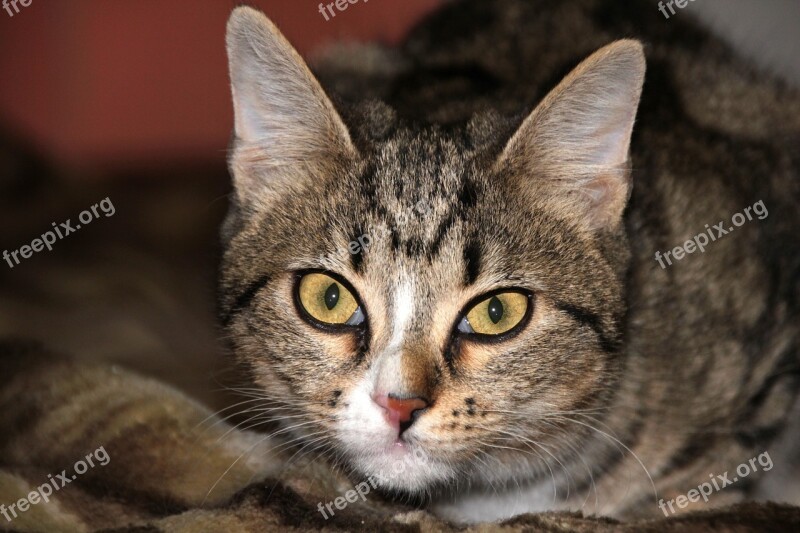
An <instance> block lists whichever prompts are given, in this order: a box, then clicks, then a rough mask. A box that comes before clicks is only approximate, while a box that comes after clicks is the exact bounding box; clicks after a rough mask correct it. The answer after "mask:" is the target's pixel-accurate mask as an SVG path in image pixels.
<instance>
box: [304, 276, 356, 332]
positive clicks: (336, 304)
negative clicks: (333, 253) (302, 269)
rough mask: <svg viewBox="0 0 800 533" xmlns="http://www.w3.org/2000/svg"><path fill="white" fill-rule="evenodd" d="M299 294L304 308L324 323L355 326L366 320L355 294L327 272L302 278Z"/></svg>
mask: <svg viewBox="0 0 800 533" xmlns="http://www.w3.org/2000/svg"><path fill="white" fill-rule="evenodd" d="M297 296H298V299H299V300H300V305H302V306H303V309H305V311H306V312H307V313H308V314H309V315H311V317H312V318H314V319H315V320H317V321H319V322H322V323H323V324H347V325H350V326H355V325H358V324H361V323H362V322H363V321H364V313H363V312H362V311H361V307H359V305H358V301H357V300H356V298H355V296H353V294H352V293H351V292H350V291H349V290H348V289H347V288H346V287H345V286H344V285H342V284H341V283H339V282H338V281H336V280H335V279H333V278H332V277H330V276H328V275H326V274H321V273H319V272H313V273H310V274H306V275H304V276H303V277H302V278H300V284H299V286H298V288H297Z"/></svg>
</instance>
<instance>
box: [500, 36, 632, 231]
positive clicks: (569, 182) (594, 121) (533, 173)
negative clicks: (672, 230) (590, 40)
mask: <svg viewBox="0 0 800 533" xmlns="http://www.w3.org/2000/svg"><path fill="white" fill-rule="evenodd" d="M644 72H645V58H644V52H643V50H642V45H641V44H640V43H639V42H638V41H633V40H622V41H616V42H614V43H612V44H610V45H608V46H605V47H604V48H601V49H600V50H598V51H597V52H595V53H594V54H592V55H591V56H590V57H589V58H588V59H586V60H584V61H583V62H582V63H581V64H580V65H578V67H576V68H575V69H574V70H573V71H572V72H571V73H570V74H569V75H567V77H566V78H564V80H563V81H562V82H561V83H559V84H558V86H557V87H556V88H555V89H553V90H552V91H551V92H550V93H549V94H548V95H547V96H546V97H545V99H544V100H543V101H542V102H541V103H540V104H539V105H538V106H537V107H536V109H535V110H534V111H533V112H532V113H531V114H530V115H529V116H528V117H527V118H526V119H525V120H524V121H523V123H522V125H521V126H520V127H519V129H518V130H517V132H516V133H515V134H514V135H513V136H512V138H511V140H510V141H509V142H508V144H507V145H506V147H505V149H504V151H503V153H502V155H501V157H500V159H499V160H498V164H499V165H501V166H510V167H511V169H512V175H514V176H516V177H518V179H519V181H520V183H518V184H517V185H519V186H520V187H522V188H523V191H524V190H528V191H531V193H532V194H536V195H541V194H545V195H547V197H548V198H550V199H552V200H553V201H554V202H555V204H556V205H559V206H560V207H561V209H562V210H563V211H564V212H565V213H568V214H569V216H577V217H578V219H579V220H580V222H581V223H583V224H584V225H585V226H587V227H588V228H589V229H592V230H602V229H608V230H613V229H615V228H617V227H618V224H619V222H620V221H621V218H622V212H623V211H624V209H625V205H626V204H627V201H628V198H629V196H630V188H631V185H630V169H629V164H628V151H629V147H630V141H631V132H632V130H633V122H634V119H635V117H636V109H637V107H638V105H639V98H640V96H641V92H642V84H643V82H644Z"/></svg>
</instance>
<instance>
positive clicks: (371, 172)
mask: <svg viewBox="0 0 800 533" xmlns="http://www.w3.org/2000/svg"><path fill="white" fill-rule="evenodd" d="M622 4H623V3H620V2H600V1H593V0H585V1H582V0H581V1H577V0H576V1H568V2H557V3H556V2H538V1H530V2H526V1H522V0H501V1H493V2H481V1H469V2H457V3H455V4H453V5H451V6H449V7H448V8H447V9H445V10H443V11H442V12H440V13H439V14H437V15H436V16H435V17H433V18H431V19H430V20H429V21H428V22H426V23H425V24H423V25H422V26H421V27H420V28H418V29H417V30H416V31H414V32H413V33H412V35H411V37H410V38H409V41H408V43H407V44H406V45H405V46H404V47H403V48H402V49H401V50H399V51H393V52H388V53H386V55H385V59H386V60H387V61H389V60H391V63H388V64H381V66H380V68H365V69H360V68H357V67H356V65H357V64H358V62H357V61H354V60H352V59H349V60H334V61H333V62H331V63H328V64H327V65H322V66H321V68H320V76H321V79H322V80H323V83H324V85H325V86H326V87H329V88H332V89H337V90H338V94H339V98H341V99H342V100H343V103H342V105H341V106H340V113H341V115H342V116H344V120H343V121H340V119H339V114H338V113H337V112H336V111H335V110H334V108H333V106H332V105H331V104H330V102H329V101H328V99H327V98H326V97H325V94H324V93H323V91H322V90H321V88H320V86H318V85H316V82H314V80H313V78H310V77H309V76H308V74H307V72H306V71H305V70H304V68H305V67H304V65H303V64H302V60H300V59H299V57H298V56H296V55H294V53H293V51H292V50H291V48H289V47H288V45H287V44H286V43H285V41H283V39H282V37H280V35H279V34H278V33H276V30H274V28H273V27H271V26H270V25H269V23H268V22H266V20H265V19H263V18H261V17H260V16H259V15H257V14H255V12H253V11H251V10H246V9H244V10H240V11H237V13H236V14H234V16H233V17H232V20H231V23H230V25H229V37H228V46H229V56H230V58H231V77H232V83H233V87H234V103H235V108H236V137H237V138H236V140H235V142H234V149H233V155H232V158H231V169H232V173H233V175H234V182H235V185H236V189H237V200H236V202H235V205H234V208H233V210H232V212H231V215H230V217H229V220H228V222H227V224H226V228H225V231H224V237H225V241H226V254H225V258H224V262H223V268H222V284H221V286H222V296H221V309H222V314H223V320H224V322H225V324H226V326H227V327H228V332H229V333H230V338H231V340H232V343H233V347H234V350H235V353H236V354H237V356H238V359H239V360H240V361H241V362H242V363H243V364H244V366H245V368H246V369H247V370H248V371H249V372H250V376H251V377H252V379H253V382H254V384H255V385H256V386H258V387H260V388H263V389H264V390H265V396H266V397H268V398H269V399H270V401H272V402H274V403H275V404H276V405H277V406H278V407H277V410H276V411H275V412H273V415H277V416H275V418H281V416H284V417H285V418H286V420H287V421H288V422H287V423H292V424H296V423H298V422H299V423H301V424H304V425H303V426H298V427H297V428H296V429H295V430H294V431H295V433H292V434H293V436H296V437H301V440H300V442H301V444H303V445H307V447H305V448H303V450H304V451H310V450H316V452H317V453H321V454H322V455H328V456H333V457H335V458H336V459H337V461H339V463H340V464H342V465H344V466H345V467H346V468H348V469H351V470H352V471H353V473H354V476H355V477H356V478H358V477H361V476H363V477H366V476H368V475H371V474H374V473H375V472H379V471H384V470H388V469H390V468H391V467H392V465H393V464H394V462H395V461H397V460H398V459H403V458H407V457H408V456H413V453H414V452H420V451H422V452H424V453H425V456H426V460H425V461H420V460H419V458H418V457H417V460H415V461H412V463H411V465H410V466H409V468H408V470H407V472H406V474H405V476H404V477H403V478H402V479H400V480H398V479H394V480H393V481H388V482H387V483H386V485H385V486H384V487H383V488H384V489H387V490H389V491H393V490H394V491H398V492H400V493H402V494H412V495H424V496H427V497H428V498H425V499H424V501H425V502H426V503H428V504H430V505H431V507H432V508H433V509H434V510H436V511H437V512H439V513H440V514H442V515H443V516H446V517H448V518H452V519H454V520H458V521H478V520H492V519H499V518H503V517H508V516H513V515H514V514H518V513H521V512H525V511H540V510H545V509H583V510H585V511H587V512H597V513H601V514H611V515H615V516H633V515H648V514H650V515H655V514H660V513H661V512H662V510H660V509H659V507H658V505H657V500H658V498H656V497H655V495H654V488H655V489H657V490H658V496H659V498H664V499H665V500H669V499H674V498H676V497H677V496H678V495H681V494H686V493H687V492H688V491H690V490H691V489H693V488H696V487H697V486H698V485H699V484H701V483H704V482H707V481H708V480H709V474H721V473H723V472H726V471H730V472H733V471H734V470H735V469H736V467H737V466H738V465H739V464H740V463H747V461H748V460H749V459H750V458H753V457H755V456H757V455H759V454H762V453H763V452H768V451H770V449H771V448H770V443H771V442H772V439H773V438H774V437H775V436H776V435H778V434H780V433H781V431H782V430H783V428H784V426H785V425H786V417H787V414H788V412H789V410H790V408H791V406H792V404H793V403H794V401H795V398H796V395H797V390H798V382H797V378H798V363H799V359H800V354H799V353H798V345H799V343H800V341H799V340H798V339H800V300H799V298H800V234H798V228H799V227H800V217H799V216H798V213H797V205H798V202H800V179H799V178H798V168H800V157H799V156H800V154H798V148H797V147H798V140H800V137H799V136H798V132H800V96H798V93H797V92H796V91H793V90H790V89H788V88H785V87H782V86H780V85H779V84H777V83H776V82H774V81H772V80H770V79H768V78H765V77H763V76H759V75H757V74H756V73H754V72H752V71H751V70H750V69H749V67H748V66H746V65H744V64H742V63H740V62H739V60H737V59H736V58H734V57H732V56H731V55H730V53H729V52H728V51H727V49H725V48H724V47H723V46H722V45H720V44H719V43H718V42H717V41H715V40H714V39H713V38H711V37H709V36H707V35H706V34H704V33H703V32H701V31H700V30H698V29H697V28H695V27H694V26H691V25H690V24H688V23H685V22H682V21H679V20H674V21H673V20H670V21H669V22H665V21H664V20H663V18H661V17H660V14H659V13H658V11H657V9H655V8H654V7H653V6H651V5H648V4H645V3H644V2H641V3H639V2H635V3H628V2H625V3H624V7H623V6H622ZM621 37H637V38H640V39H641V40H642V41H643V42H644V43H645V46H646V55H647V77H646V82H645V84H644V91H643V93H642V97H641V105H640V106H639V108H638V116H637V118H636V125H635V127H634V128H633V138H632V141H631V143H630V159H629V160H628V158H627V152H628V139H629V135H630V128H631V126H632V125H633V113H635V112H636V108H637V102H638V99H639V87H640V86H641V76H642V75H643V72H644V64H643V62H642V57H641V52H640V49H639V48H638V45H637V44H635V43H634V42H632V41H621V42H619V43H616V44H614V45H612V46H610V47H608V48H604V49H603V51H602V52H600V53H598V54H596V55H594V56H592V58H591V59H589V60H587V62H585V63H583V64H582V65H581V66H579V67H578V68H577V69H576V70H575V71H574V72H573V74H570V76H569V77H568V78H567V81H565V82H563V83H561V84H559V85H558V88H556V89H555V91H554V92H551V90H553V88H554V87H556V85H557V84H558V82H559V81H560V80H561V79H562V78H563V77H564V75H565V74H567V73H568V72H569V71H570V70H571V69H573V67H575V66H576V65H577V63H578V62H579V61H580V60H581V59H582V58H584V57H586V56H588V55H589V54H591V52H593V51H594V50H597V49H598V48H601V47H602V46H604V45H606V44H608V43H610V42H612V41H613V40H615V39H618V38H621ZM344 76H348V78H344ZM349 76H356V79H355V81H354V79H353V78H351V77H349ZM358 79H361V80H363V83H361V82H359V81H358ZM548 93H549V94H550V96H547V98H546V99H545V100H544V102H545V103H544V104H543V105H540V106H539V107H537V108H536V111H534V112H533V114H532V115H530V116H528V118H527V119H526V115H528V113H530V112H531V110H532V109H533V108H534V105H535V104H536V103H537V102H539V101H541V100H542V99H543V98H545V96H546V95H548ZM376 99H381V100H383V101H384V102H385V103H378V102H377V101H376ZM361 100H365V101H366V103H361V102H360V101H361ZM492 109H494V110H497V111H498V112H497V113H495V112H491V111H490V110H492ZM572 113H574V115H572ZM501 115H502V116H501ZM628 167H631V168H632V171H631V173H630V177H628V173H627V171H626V169H627V168H628ZM631 184H632V187H631ZM629 196H630V199H628V198H629ZM626 201H627V207H626ZM420 205H423V206H425V209H424V210H421V209H419V206H420ZM757 205H758V206H757ZM746 209H749V210H750V211H749V214H748V215H747V220H746V221H745V222H743V223H742V224H741V226H740V227H736V228H735V231H730V227H732V226H733V225H734V224H733V223H732V217H733V216H734V215H736V214H737V213H742V216H744V214H745V213H746ZM741 220H742V219H737V221H736V223H737V224H738V222H739V221H741ZM720 222H724V225H723V226H722V227H721V229H722V230H727V232H728V234H722V233H720V232H719V230H716V231H715V230H713V229H711V228H712V226H715V225H718V223H720ZM382 226H383V227H388V228H390V231H389V232H388V233H384V234H382V235H383V238H374V239H371V242H369V243H368V246H363V247H361V248H360V249H359V251H358V252H355V253H353V252H352V249H351V252H350V253H345V254H336V250H337V249H338V248H342V247H347V246H348V243H353V242H361V244H362V245H363V243H364V239H363V238H362V240H361V241H359V237H363V236H364V235H369V236H370V237H374V236H375V230H374V228H377V227H382ZM708 231H711V232H712V233H711V234H710V235H712V236H713V238H711V237H710V238H709V239H707V240H708V241H709V242H708V244H707V245H706V246H705V248H706V249H705V252H703V253H700V252H699V250H694V253H691V254H687V255H686V256H685V257H683V258H682V259H677V258H676V257H675V255H676V254H674V253H673V257H672V259H671V263H672V264H668V263H669V262H668V261H667V260H664V259H663V255H664V254H665V252H667V251H672V250H673V249H674V248H675V247H678V246H683V245H684V243H685V242H686V241H689V240H692V239H693V238H694V237H695V236H697V235H699V234H708V233H707V232H708ZM687 248H688V247H687ZM656 252H659V254H661V256H662V259H661V260H659V259H658V256H657V255H656ZM659 261H661V262H659ZM661 265H664V266H663V267H662V266H661ZM317 271H324V272H326V273H333V275H335V277H334V278H333V279H335V280H337V281H341V282H342V287H345V288H350V289H351V290H352V292H353V293H354V295H355V296H356V298H357V301H358V303H359V304H360V306H361V307H360V308H361V310H362V312H363V313H364V314H365V315H366V316H367V318H366V320H364V321H363V322H362V323H360V325H357V326H347V327H348V328H350V329H347V328H345V329H337V330H333V329H328V330H326V329H324V328H319V327H315V326H313V325H312V324H311V323H308V320H306V319H304V318H303V313H304V312H303V311H302V309H301V307H302V306H303V305H305V304H304V303H302V302H301V300H302V296H298V294H301V293H298V290H299V289H298V288H297V286H298V284H299V283H300V281H301V280H302V279H304V278H303V276H305V275H308V273H313V272H317ZM508 289H513V290H515V291H517V290H518V291H521V292H522V293H524V294H526V295H527V296H528V297H529V301H530V303H529V306H530V309H531V310H530V311H529V312H528V313H529V314H528V315H527V318H525V319H524V320H522V321H520V323H519V326H518V327H517V326H515V327H517V329H514V330H512V331H515V332H516V333H515V334H514V335H513V336H508V337H503V338H502V340H501V341H500V342H493V343H486V342H483V341H481V340H480V339H478V340H475V337H470V336H468V335H467V336H463V335H461V334H460V333H459V332H461V331H462V330H460V329H459V328H458V327H459V325H460V322H459V320H460V319H461V317H462V316H463V315H464V314H465V313H467V312H468V311H469V309H471V308H470V307H469V306H470V305H471V304H472V303H475V302H477V301H479V300H480V298H481V296H480V295H491V294H493V293H494V292H493V291H497V290H508ZM337 294H338V293H337ZM304 320H305V321H304ZM392 393H395V394H396V397H397V398H400V399H401V400H404V401H405V400H407V399H408V398H412V397H413V398H415V399H418V400H419V401H420V402H422V403H419V404H418V406H417V407H415V408H414V409H413V411H414V412H416V415H415V416H414V417H412V418H411V419H410V420H409V421H405V422H403V420H402V419H401V423H400V425H399V426H396V425H395V426H392V423H393V422H392V420H393V419H391V417H390V419H389V420H388V422H386V421H384V411H386V412H389V413H395V411H393V409H395V408H394V407H387V406H386V404H384V403H381V402H382V400H380V398H379V397H380V396H381V394H383V395H386V394H388V397H389V398H391V397H392ZM390 405H391V404H390ZM398 412H399V411H398ZM412 414H413V413H412ZM394 422H396V420H394ZM404 424H405V425H404ZM773 459H774V461H775V464H776V465H779V464H780V461H781V460H782V459H780V458H778V457H773ZM786 461H788V459H786ZM769 476H770V473H769V472H758V473H756V474H753V475H752V476H751V477H749V478H748V479H741V480H739V481H737V482H736V483H734V484H732V485H731V486H728V487H725V488H724V489H721V490H720V491H718V492H717V491H715V492H714V494H713V496H711V498H710V499H709V503H708V505H712V504H713V505H721V504H724V503H730V502H732V501H737V500H739V499H742V498H745V497H749V496H752V495H753V491H754V487H755V485H756V484H757V483H756V481H763V482H767V483H769ZM651 477H652V483H651ZM772 493H773V494H774V493H775V491H774V490H773V492H772ZM705 505H707V504H706V503H704V502H703V500H700V502H699V503H697V504H692V505H690V506H689V507H690V508H696V507H697V506H700V507H702V506H705ZM675 510H676V511H679V510H680V509H678V507H677V506H675Z"/></svg>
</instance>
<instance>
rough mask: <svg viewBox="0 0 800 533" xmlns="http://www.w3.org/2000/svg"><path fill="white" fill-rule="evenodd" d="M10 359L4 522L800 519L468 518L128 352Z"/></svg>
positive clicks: (1, 493)
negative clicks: (259, 425)
mask: <svg viewBox="0 0 800 533" xmlns="http://www.w3.org/2000/svg"><path fill="white" fill-rule="evenodd" d="M0 368H2V369H3V373H2V376H3V382H2V384H0V531H20V532H21V531H25V532H29V531H36V532H40V531H44V532H61V531H64V532H67V531H69V532H73V531H76V532H84V531H87V532H88V531H137V532H160V531H165V532H204V531H209V532H211V531H213V532H217V531H220V532H256V531H387V532H394V531H398V532H400V531H402V532H416V531H420V532H423V531H425V532H427V531H437V532H451V531H470V532H472V531H474V532H491V531H498V532H518V531H519V532H521V531H526V532H538V531H549V532H552V531H601V532H606V531H645V532H646V531H698V532H699V531H731V532H733V531H737V532H738V531H798V530H800V508H795V507H791V506H787V505H778V504H774V503H742V504H738V505H734V506H731V507H727V508H722V509H713V510H706V511H699V512H693V513H689V514H684V515H678V516H675V517H670V518H664V519H655V520H641V521H637V522H635V523H631V522H628V523H623V522H619V521H616V520H612V519H609V518H603V517H594V516H584V515H582V514H581V513H563V512H560V513H555V512H552V513H541V514H536V515H523V516H519V517H516V518H513V519H511V520H508V521H506V522H503V523H497V524H481V525H473V526H471V527H458V526H456V525H453V524H448V523H445V522H443V521H441V520H439V519H437V518H436V517H434V516H433V515H431V514H429V513H427V512H426V511H424V510H421V509H417V508H414V507H410V506H408V505H405V504H403V503H397V502H392V501H391V500H389V499H387V498H385V497H384V495H381V494H379V493H378V492H376V491H374V490H372V487H370V485H369V483H367V482H365V481H363V480H355V479H348V477H347V476H346V475H344V473H342V472H340V471H339V470H337V469H336V468H335V467H332V466H331V465H330V464H328V463H326V462H324V461H323V460H321V459H319V458H316V459H312V458H311V457H309V456H308V455H304V454H303V453H298V450H297V449H295V448H293V447H292V445H291V444H292V443H291V441H290V440H288V441H286V440H285V441H281V440H280V438H279V437H277V436H275V437H272V436H270V433H269V432H266V431H265V432H256V431H252V430H247V429H241V428H238V427H237V426H236V425H234V424H232V423H229V422H227V421H225V420H224V416H223V414H217V413H214V412H212V411H211V410H210V409H208V408H206V407H205V406H203V405H201V404H200V403H198V402H197V401H194V400H192V399H190V398H189V397H187V396H186V395H185V394H183V393H181V392H180V391H178V390H177V389H175V388H173V387H170V386H167V385H165V384H163V383H160V382H158V381H156V380H154V379H151V378H147V377H144V376H141V375H138V374H136V373H133V372H131V371H128V370H125V369H122V368H120V367H118V366H116V365H110V364H100V363H81V362H77V361H75V360H71V359H69V358H67V357H63V356H60V355H57V354H53V353H50V352H48V351H46V350H44V349H43V348H41V347H40V346H38V345H36V344H32V343H26V342H20V341H17V342H9V343H5V344H3V345H2V346H0ZM245 401H246V400H245Z"/></svg>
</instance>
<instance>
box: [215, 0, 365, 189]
mask: <svg viewBox="0 0 800 533" xmlns="http://www.w3.org/2000/svg"><path fill="white" fill-rule="evenodd" d="M226 42H227V50H228V68H229V71H230V79H231V93H232V96H233V109H234V135H235V139H234V144H233V153H232V154H231V158H230V166H231V171H232V174H233V178H234V185H235V187H236V192H237V194H238V196H239V199H240V200H241V201H242V202H244V203H247V201H248V200H249V199H254V198H263V195H264V194H267V195H270V193H271V191H275V190H279V189H283V188H285V187H286V186H289V185H290V182H291V183H295V184H296V183H297V181H298V179H303V178H305V179H314V177H315V176H313V174H314V173H319V172H321V170H320V168H321V167H324V163H325V161H329V160H335V159H338V158H340V157H341V156H347V155H349V154H354V153H355V149H354V148H353V144H352V142H351V139H350V135H349V133H348V131H347V128H346V127H345V125H344V123H343V122H342V120H341V118H340V117H339V115H338V113H337V112H336V110H335V109H334V107H333V104H332V103H331V101H330V100H329V99H328V97H327V96H326V94H325V91H324V90H323V89H322V87H321V86H320V84H319V82H318V81H317V80H316V78H315V77H314V75H313V74H312V73H311V71H310V70H309V68H308V66H307V65H306V63H305V62H304V61H303V59H302V58H301V57H300V55H299V54H298V53H297V52H296V51H295V49H294V48H293V47H292V45H290V44H289V42H288V41H287V40H286V38H285V37H284V36H283V35H282V34H281V32H280V31H279V30H278V28H277V27H276V26H275V25H274V24H273V23H272V22H271V21H270V20H269V19H268V18H267V17H266V16H265V15H264V14H263V13H261V12H260V11H258V10H255V9H253V8H250V7H238V8H236V9H235V10H234V11H233V13H232V14H231V17H230V19H229V20H228V26H227V35H226ZM310 174H311V175H310Z"/></svg>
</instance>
